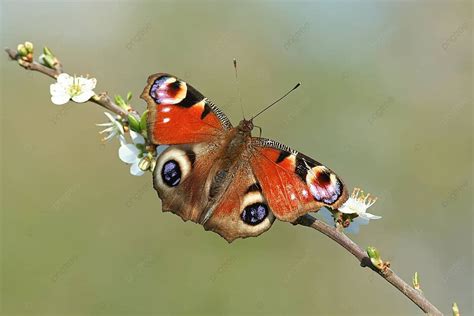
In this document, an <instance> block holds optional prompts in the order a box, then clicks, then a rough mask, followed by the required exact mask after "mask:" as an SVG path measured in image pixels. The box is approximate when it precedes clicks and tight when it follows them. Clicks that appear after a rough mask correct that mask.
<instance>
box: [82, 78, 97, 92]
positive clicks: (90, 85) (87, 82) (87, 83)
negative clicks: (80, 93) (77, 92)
mask: <svg viewBox="0 0 474 316" xmlns="http://www.w3.org/2000/svg"><path fill="white" fill-rule="evenodd" d="M78 82H79V85H81V87H82V89H83V90H92V89H94V88H95V85H96V84H97V80H96V79H95V78H90V79H87V78H84V77H79V78H78Z"/></svg>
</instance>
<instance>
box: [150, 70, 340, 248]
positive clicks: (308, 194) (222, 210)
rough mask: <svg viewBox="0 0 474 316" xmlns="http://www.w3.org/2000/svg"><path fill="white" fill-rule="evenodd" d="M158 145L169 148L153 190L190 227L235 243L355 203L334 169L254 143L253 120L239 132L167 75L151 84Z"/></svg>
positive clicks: (280, 146) (191, 90) (156, 173)
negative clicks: (277, 223) (281, 224)
mask: <svg viewBox="0 0 474 316" xmlns="http://www.w3.org/2000/svg"><path fill="white" fill-rule="evenodd" d="M141 98H142V99H144V100H145V101H146V102H147V104H148V111H149V112H148V119H147V133H148V139H149V140H150V142H152V143H153V144H156V145H169V147H168V148H167V149H166V150H165V151H164V152H163V153H161V155H159V156H158V158H157V160H156V164H155V168H154V171H153V186H154V188H155V189H156V191H157V192H158V196H159V197H160V199H161V200H162V202H163V211H165V212H167V211H171V212H173V213H175V214H177V215H179V216H180V217H181V218H182V219H183V220H184V221H187V220H191V221H193V222H195V223H199V224H201V225H203V226H204V228H205V229H206V230H211V231H214V232H216V233H218V234H219V235H220V236H222V237H223V238H225V239H226V240H227V241H228V242H231V241H233V240H234V239H236V238H245V237H250V236H258V235H260V234H261V233H263V232H265V231H267V230H268V229H269V228H270V227H271V225H272V223H273V221H274V220H275V218H277V219H279V220H282V221H287V222H293V221H295V220H296V219H297V218H298V217H299V216H302V215H304V214H306V213H308V212H310V211H317V210H318V209H320V208H321V207H323V206H327V207H330V208H333V209H336V208H338V207H340V206H341V205H342V204H343V203H344V202H345V201H346V200H347V198H348V194H347V189H346V187H345V185H344V183H343V182H342V181H341V179H340V178H339V177H338V176H337V175H336V174H335V173H334V172H333V171H332V170H331V169H329V168H328V167H326V166H324V165H322V164H321V163H319V162H317V161H315V160H313V159H311V158H309V157H308V156H305V155H303V154H301V153H299V152H297V151H295V150H292V149H290V148H289V147H288V146H285V145H283V144H281V143H279V142H276V141H274V140H270V139H266V138H261V137H253V136H252V129H253V128H254V125H253V122H252V119H253V118H252V119H250V120H245V119H243V120H242V121H241V122H240V123H239V125H237V126H236V127H233V126H232V124H231V122H230V121H229V119H228V118H227V117H226V115H225V114H224V113H223V112H222V111H220V110H219V109H218V108H217V106H216V105H215V104H214V103H212V102H211V101H210V100H209V99H207V98H205V97H204V96H203V95H202V94H201V93H199V92H198V91H197V90H196V89H194V88H193V87H192V86H190V85H188V84H187V83H186V82H184V81H183V80H180V79H178V78H177V77H175V76H172V75H170V74H165V73H158V74H154V75H151V76H150V77H149V78H148V84H147V85H146V87H145V89H144V90H143V93H142V94H141Z"/></svg>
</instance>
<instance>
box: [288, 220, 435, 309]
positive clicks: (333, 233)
mask: <svg viewBox="0 0 474 316" xmlns="http://www.w3.org/2000/svg"><path fill="white" fill-rule="evenodd" d="M294 224H298V225H302V226H306V227H310V228H313V229H316V230H317V231H319V232H321V233H323V234H324V235H326V236H328V237H329V238H331V239H332V240H334V241H335V242H337V243H338V244H339V245H340V246H342V247H343V248H344V249H346V250H347V251H348V252H350V253H351V254H352V255H353V256H354V257H356V258H357V260H359V262H360V265H361V266H362V267H368V268H370V269H372V270H373V271H374V272H376V273H377V274H378V275H380V276H381V277H382V278H384V279H385V280H386V281H387V282H389V283H390V284H392V285H393V286H394V287H395V288H397V289H398V290H399V291H400V292H402V293H403V294H404V295H405V296H406V297H408V298H409V299H410V300H411V301H412V302H413V303H415V304H416V305H417V306H418V307H419V308H420V309H421V310H422V311H423V312H425V313H426V314H428V315H443V314H442V313H441V312H440V311H439V310H438V309H437V308H436V306H434V305H433V304H431V302H430V301H428V299H427V298H426V297H425V296H424V295H423V294H422V293H421V292H420V291H418V290H415V289H414V288H413V287H411V286H410V285H408V284H407V283H406V282H405V281H403V280H402V279H401V278H400V277H399V276H398V275H397V274H396V273H395V272H393V270H392V269H389V268H387V269H383V270H380V269H378V268H377V267H375V266H374V265H373V264H372V262H371V260H370V258H369V256H368V255H367V253H366V252H365V251H364V250H363V249H362V248H361V247H360V246H359V245H357V244H356V243H355V242H353V241H352V240H351V239H350V238H349V237H347V236H346V235H345V234H343V233H342V232H340V231H338V230H337V229H336V227H331V226H329V225H328V224H326V223H324V222H323V221H320V220H318V219H316V218H314V217H313V216H311V215H308V214H307V215H304V216H301V217H300V218H298V219H297V220H296V222H295V223H294Z"/></svg>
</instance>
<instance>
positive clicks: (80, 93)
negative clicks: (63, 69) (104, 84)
mask: <svg viewBox="0 0 474 316" xmlns="http://www.w3.org/2000/svg"><path fill="white" fill-rule="evenodd" d="M96 84H97V80H96V79H95V78H90V79H89V78H84V77H82V76H81V77H76V76H74V77H71V76H70V75H68V74H67V73H62V74H60V75H59V76H58V78H57V81H56V83H53V84H52V85H51V86H50V89H49V91H50V93H51V101H52V102H53V103H54V104H57V105H63V104H66V103H67V102H68V101H69V100H70V99H72V100H73V101H74V102H77V103H83V102H86V101H88V100H89V99H90V98H91V97H92V96H93V95H95V92H94V91H93V89H94V88H95V86H96Z"/></svg>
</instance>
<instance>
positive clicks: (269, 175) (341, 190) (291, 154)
mask: <svg viewBox="0 0 474 316" xmlns="http://www.w3.org/2000/svg"><path fill="white" fill-rule="evenodd" d="M252 145H253V149H252V155H253V156H252V159H251V165H252V169H253V171H254V173H255V176H256V178H257V179H258V181H259V183H260V185H261V187H262V189H263V194H264V195H265V197H266V199H267V200H268V203H269V205H270V208H271V209H272V210H273V214H275V216H276V217H277V218H278V219H280V220H284V221H294V220H296V219H297V218H298V217H299V216H302V215H304V214H306V213H308V212H310V211H317V210H318V209H320V208H321V207H322V206H328V207H331V208H338V207H339V206H340V205H342V203H344V202H345V201H346V200H347V197H348V194H347V189H346V187H345V185H344V183H343V182H342V180H341V179H340V178H339V177H338V176H337V175H336V174H335V173H334V172H333V171H332V170H330V169H329V168H328V167H326V166H324V165H322V164H321V163H319V162H317V161H315V160H313V159H311V158H309V157H307V156H305V155H303V154H301V153H298V152H297V151H294V150H292V149H290V148H289V147H287V146H285V145H283V144H280V143H278V142H276V141H273V140H269V139H264V138H257V137H254V138H252Z"/></svg>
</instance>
